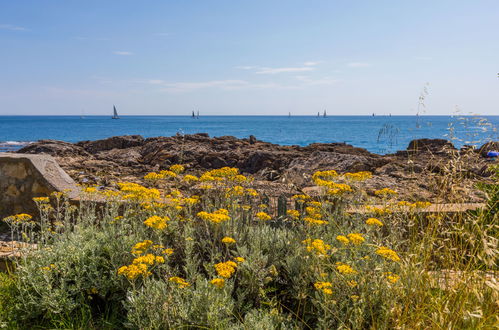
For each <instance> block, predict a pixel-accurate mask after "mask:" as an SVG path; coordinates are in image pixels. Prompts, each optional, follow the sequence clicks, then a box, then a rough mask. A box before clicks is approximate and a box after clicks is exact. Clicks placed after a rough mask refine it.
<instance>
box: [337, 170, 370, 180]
mask: <svg viewBox="0 0 499 330" xmlns="http://www.w3.org/2000/svg"><path fill="white" fill-rule="evenodd" d="M343 176H344V177H345V178H346V179H348V180H352V181H365V180H368V179H370V178H372V177H373V174H372V173H371V172H367V171H362V172H356V173H345V174H343Z"/></svg>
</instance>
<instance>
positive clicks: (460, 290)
mask: <svg viewBox="0 0 499 330" xmlns="http://www.w3.org/2000/svg"><path fill="white" fill-rule="evenodd" d="M496 146H497V145H496V144H495V143H489V144H487V145H486V146H484V147H482V148H480V149H479V150H473V149H471V148H470V149H462V150H457V149H455V148H454V147H453V146H452V145H451V144H450V143H449V142H447V141H445V140H418V141H414V142H413V143H411V145H410V146H409V148H408V150H406V151H400V152H398V153H397V154H392V155H385V156H381V155H375V154H371V153H369V152H367V151H366V150H364V149H360V148H355V147H352V146H349V145H345V144H314V145H310V146H308V147H297V146H289V147H286V146H277V145H272V144H269V143H265V142H261V141H258V140H257V139H256V138H254V137H250V138H249V139H236V138H233V137H219V138H209V137H208V136H207V135H206V134H195V135H189V136H188V135H186V136H175V137H163V138H152V139H143V138H142V137H140V136H122V137H113V138H109V139H105V140H99V141H84V142H80V143H77V144H71V143H66V142H61V141H39V142H36V143H34V144H31V145H29V146H27V147H25V148H23V149H21V150H20V151H19V152H24V153H48V154H51V155H53V156H54V157H56V159H57V160H58V162H59V163H60V164H61V166H62V167H63V168H64V169H65V170H66V171H67V172H68V173H69V174H70V175H71V176H72V177H73V178H74V179H75V180H76V181H77V182H79V183H80V184H82V189H83V192H82V197H83V198H82V199H81V202H80V203H79V204H76V205H75V204H72V203H70V201H69V200H68V198H67V197H66V196H65V195H64V193H62V192H61V193H54V194H52V195H50V196H40V197H37V198H35V199H34V201H35V202H36V203H37V206H38V210H39V213H38V214H16V215H12V216H9V217H6V218H5V219H4V222H5V223H6V224H7V225H8V226H9V228H10V233H11V237H12V240H13V241H17V242H24V243H26V244H25V246H26V247H25V248H24V249H23V250H22V257H21V258H18V259H16V260H15V262H14V265H13V267H12V269H11V271H10V272H9V273H8V274H0V276H1V277H0V298H1V299H0V326H3V327H7V328H72V329H73V328H74V329H76V328H86V329H88V328H91V329H92V328H94V329H101V328H109V329H118V328H124V327H126V328H131V329H165V328H179V327H190V328H200V327H202V328H214V329H284V328H286V329H287V328H296V329H305V328H332V329H334V328H352V329H361V328H376V329H393V328H464V329H492V328H494V327H495V326H497V324H498V322H499V318H498V315H497V309H498V307H499V305H498V302H499V284H498V276H497V260H498V253H499V250H498V247H497V246H498V244H497V243H498V239H497V237H499V231H498V229H499V225H498V217H499V215H498V214H499V212H498V211H499V204H498V203H499V166H498V165H497V164H495V163H492V162H488V161H487V160H486V159H485V158H483V157H482V154H483V152H485V151H486V150H487V149H488V148H496ZM272 197H276V198H277V200H276V199H275V198H272ZM282 198H287V199H289V200H290V201H291V202H285V201H284V200H283V199H282ZM475 200H479V201H482V202H484V203H485V206H484V207H483V208H481V209H478V210H474V211H468V212H461V213H453V212H440V213H439V212H422V211H424V210H425V209H427V208H428V207H429V206H430V205H431V204H432V203H438V202H455V203H459V202H468V201H475ZM365 205H371V206H367V207H366V206H365ZM372 205H377V206H376V207H374V206H372ZM352 206H358V207H364V208H365V210H364V211H365V212H361V213H349V212H347V209H348V208H349V207H352Z"/></svg>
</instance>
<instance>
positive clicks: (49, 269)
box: [40, 264, 56, 272]
mask: <svg viewBox="0 0 499 330" xmlns="http://www.w3.org/2000/svg"><path fill="white" fill-rule="evenodd" d="M40 269H41V270H43V271H46V272H48V271H51V270H52V269H56V266H55V265H54V264H50V265H48V266H45V267H42V268H40Z"/></svg>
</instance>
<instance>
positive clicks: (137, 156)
mask: <svg viewBox="0 0 499 330" xmlns="http://www.w3.org/2000/svg"><path fill="white" fill-rule="evenodd" d="M498 149H499V142H489V143H487V144H485V145H483V146H482V147H481V148H479V149H472V148H462V149H461V150H457V149H456V148H454V146H453V145H452V144H451V143H450V142H448V141H446V140H440V139H433V140H430V139H421V140H414V141H412V142H411V143H410V144H409V146H408V148H407V150H403V151H398V152H397V153H395V154H389V155H378V154H373V153H370V152H369V151H367V150H365V149H362V148H356V147H354V146H351V145H348V144H343V143H329V144H327V143H314V144H311V145H308V146H305V147H301V146H281V145H276V144H272V143H268V142H263V141H260V140H257V139H256V138H255V137H253V136H250V138H247V139H238V138H235V137H232V136H222V137H215V138H210V137H209V136H208V134H205V133H199V134H193V135H177V136H171V137H155V138H147V139H146V138H143V137H141V136H138V135H131V136H116V137H111V138H108V139H104V140H96V141H81V142H78V143H68V142H63V141H55V140H40V141H38V142H34V143H31V144H29V145H28V146H25V147H23V148H22V149H20V150H18V151H17V152H18V153H28V154H42V153H43V154H49V155H52V156H53V157H55V158H56V160H57V161H58V163H59V164H60V166H61V167H62V168H63V169H64V170H65V171H66V172H67V173H68V174H69V175H70V176H71V177H72V178H73V179H74V180H75V181H76V182H78V183H80V184H83V185H97V186H102V187H111V188H112V187H116V182H119V181H131V182H137V183H143V176H144V175H145V174H147V173H149V172H153V171H158V170H162V169H166V168H168V166H170V165H172V164H179V163H180V164H184V165H185V166H186V168H187V170H188V172H189V173H192V174H199V173H201V172H203V171H205V170H209V169H214V168H220V167H223V166H230V167H237V168H239V169H240V170H241V172H243V173H247V174H252V175H253V176H254V177H255V179H256V181H255V184H256V185H258V186H260V188H263V189H264V190H266V191H268V192H269V194H273V195H275V194H280V193H284V192H287V193H289V192H293V191H294V192H298V191H301V190H302V189H304V188H307V187H308V186H310V185H311V183H310V177H311V175H312V173H313V172H315V171H317V170H325V169H334V170H336V171H338V172H340V173H344V172H358V171H370V172H372V173H373V178H371V179H369V180H368V181H367V182H365V183H364V185H365V188H366V191H367V193H368V194H370V193H372V192H373V191H374V190H376V189H380V188H384V187H389V188H392V189H395V190H396V191H398V192H399V197H400V199H405V200H413V201H414V200H429V201H432V202H455V201H460V202H479V201H482V200H483V199H484V196H483V194H482V193H481V192H480V191H479V190H477V189H476V188H475V184H476V183H477V182H488V181H490V180H491V179H490V175H491V173H490V171H489V170H488V167H489V166H490V165H491V164H493V162H491V161H490V160H487V159H486V158H485V157H483V156H484V155H485V154H486V152H487V151H489V150H498Z"/></svg>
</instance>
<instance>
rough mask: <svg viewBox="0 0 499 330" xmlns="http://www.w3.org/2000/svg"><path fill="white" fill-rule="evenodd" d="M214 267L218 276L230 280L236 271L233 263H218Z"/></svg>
mask: <svg viewBox="0 0 499 330" xmlns="http://www.w3.org/2000/svg"><path fill="white" fill-rule="evenodd" d="M214 267H215V270H216V271H217V274H218V276H222V277H225V278H230V277H231V276H232V275H233V274H234V272H235V271H236V268H237V264H236V263H235V262H234V261H226V262H220V263H218V264H216V265H215V266H214Z"/></svg>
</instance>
